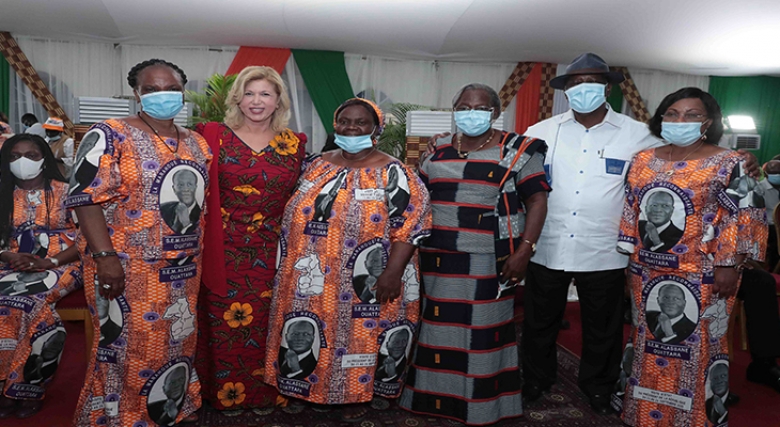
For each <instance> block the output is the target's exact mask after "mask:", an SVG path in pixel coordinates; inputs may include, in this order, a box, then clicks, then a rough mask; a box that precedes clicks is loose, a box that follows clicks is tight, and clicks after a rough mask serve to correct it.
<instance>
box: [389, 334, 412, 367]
mask: <svg viewBox="0 0 780 427" xmlns="http://www.w3.org/2000/svg"><path fill="white" fill-rule="evenodd" d="M408 344H409V331H408V330H406V329H401V330H400V331H398V332H396V333H394V334H393V335H390V338H388V339H387V353H388V354H389V355H390V357H392V358H393V359H395V360H398V359H400V358H402V357H403V356H404V353H406V346H407V345H408Z"/></svg>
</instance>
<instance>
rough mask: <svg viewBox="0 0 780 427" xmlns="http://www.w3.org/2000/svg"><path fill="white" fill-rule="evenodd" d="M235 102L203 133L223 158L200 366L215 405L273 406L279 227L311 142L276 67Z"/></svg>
mask: <svg viewBox="0 0 780 427" xmlns="http://www.w3.org/2000/svg"><path fill="white" fill-rule="evenodd" d="M226 104H227V107H228V112H227V114H226V115H225V123H215V122H212V123H206V124H202V125H198V127H197V128H196V130H197V131H198V133H200V134H201V135H203V137H204V138H206V141H208V143H209V146H210V147H211V151H212V152H213V153H214V157H215V159H214V162H213V163H212V164H211V170H210V171H209V174H210V175H211V176H212V177H214V179H213V180H212V181H211V189H210V190H211V191H210V193H209V207H210V209H211V212H210V213H209V214H208V215H206V224H207V226H206V236H205V238H204V248H203V259H204V263H205V265H208V266H209V268H207V269H204V271H203V276H202V279H203V285H204V286H203V287H202V288H201V295H200V299H199V302H198V319H199V322H198V326H199V329H200V332H201V333H200V336H199V338H198V352H197V358H196V360H195V364H196V367H197V369H198V374H199V375H200V378H201V383H202V387H203V390H202V393H203V398H204V399H206V400H207V401H208V402H209V403H210V404H211V406H213V407H215V408H217V409H243V408H263V407H269V406H274V405H275V404H276V403H277V397H278V392H277V391H276V388H274V387H272V386H269V385H268V384H265V383H264V382H263V375H262V369H259V368H261V367H262V366H263V365H264V364H265V353H266V348H265V343H266V339H267V338H268V308H269V307H270V305H271V289H272V283H273V279H274V275H275V274H276V246H277V243H278V241H279V226H280V223H281V220H282V213H284V205H285V204H286V203H287V200H288V199H289V198H290V195H291V194H292V191H293V188H294V187H295V184H296V182H297V181H298V176H299V175H300V172H301V163H302V162H303V157H304V155H305V152H306V151H305V150H306V136H305V135H304V134H295V133H294V132H293V131H292V130H290V129H288V128H287V122H288V120H289V117H290V98H289V97H288V96H287V87H285V84H284V81H283V80H282V78H281V76H279V74H278V73H277V72H276V71H274V70H273V68H270V67H247V68H244V70H242V71H241V73H239V74H238V77H237V78H236V81H235V83H234V84H233V87H232V89H231V90H230V94H229V95H228V99H227V102H226ZM258 365H259V366H258ZM278 401H279V403H283V402H286V399H278Z"/></svg>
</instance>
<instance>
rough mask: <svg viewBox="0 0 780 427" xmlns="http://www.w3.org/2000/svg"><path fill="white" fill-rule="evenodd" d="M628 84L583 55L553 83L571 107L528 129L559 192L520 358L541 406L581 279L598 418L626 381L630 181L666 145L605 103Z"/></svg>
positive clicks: (530, 294)
mask: <svg viewBox="0 0 780 427" xmlns="http://www.w3.org/2000/svg"><path fill="white" fill-rule="evenodd" d="M623 80H624V77H623V75H622V74H620V73H617V72H612V71H610V70H609V66H608V65H607V64H606V62H604V60H603V59H601V58H600V57H598V56H597V55H595V54H592V53H586V54H583V55H581V56H579V57H578V58H576V59H575V60H574V61H573V62H572V63H571V64H570V65H569V66H568V67H567V68H566V73H565V74H564V75H561V76H558V77H556V78H554V79H553V80H551V81H550V86H552V87H553V88H555V89H563V90H565V91H566V96H567V98H568V99H569V105H570V107H571V110H569V111H567V112H565V113H563V114H560V115H557V116H554V117H551V118H549V119H547V120H544V121H542V122H539V123H537V124H535V125H533V126H531V127H530V128H528V130H527V131H526V132H525V135H527V136H531V137H535V138H539V139H542V140H544V141H546V142H547V144H548V147H549V149H548V150H547V158H546V159H545V165H544V166H545V170H546V171H547V175H548V179H549V180H550V185H551V186H552V189H553V191H552V192H550V194H549V199H548V201H547V220H546V221H545V224H544V228H543V230H542V234H541V236H540V237H539V241H538V242H537V250H536V254H535V255H534V256H533V258H531V262H530V263H529V264H528V273H527V276H526V279H525V280H526V286H525V291H524V305H525V319H524V321H523V342H522V344H523V348H522V359H523V376H524V380H525V381H524V386H523V398H524V400H525V401H526V402H531V401H534V400H536V399H538V398H539V397H540V396H541V394H542V392H543V391H547V390H549V389H550V387H551V386H552V384H553V383H555V380H556V377H557V358H556V346H555V342H556V339H557V337H558V329H559V326H560V324H561V320H562V319H563V313H564V309H565V307H566V294H567V290H568V286H569V283H570V282H571V280H572V279H575V280H576V284H577V292H578V295H579V299H580V306H581V310H582V330H583V331H582V335H583V348H582V359H581V361H580V374H579V386H580V388H581V389H582V391H583V392H585V394H586V395H587V396H588V397H589V398H590V402H591V407H592V408H593V409H594V410H595V411H596V412H598V413H600V414H607V413H610V411H611V409H610V406H609V394H610V391H611V390H612V388H613V387H614V385H615V382H616V381H617V380H618V375H619V369H620V360H621V346H622V344H623V343H622V340H623V330H622V328H623V324H622V319H623V288H624V285H625V273H624V269H625V268H626V266H627V265H628V257H627V256H625V255H621V254H619V253H618V252H617V251H616V250H615V247H616V245H617V236H618V229H619V226H620V218H621V214H622V211H623V195H624V187H623V182H624V178H625V175H626V171H627V169H628V164H629V162H630V161H631V158H632V157H633V156H634V155H635V154H636V153H638V152H640V151H642V150H645V149H648V148H651V147H655V146H660V145H661V142H660V141H659V140H657V139H655V138H654V137H653V136H651V135H650V131H649V130H648V129H647V125H645V124H644V123H640V122H638V121H636V120H633V119H631V118H629V117H627V116H625V115H623V114H619V113H616V112H614V111H612V109H611V108H610V107H609V106H608V105H607V103H606V97H607V96H609V93H610V91H611V90H612V85H613V84H617V83H620V82H622V81H623ZM616 90H617V89H616Z"/></svg>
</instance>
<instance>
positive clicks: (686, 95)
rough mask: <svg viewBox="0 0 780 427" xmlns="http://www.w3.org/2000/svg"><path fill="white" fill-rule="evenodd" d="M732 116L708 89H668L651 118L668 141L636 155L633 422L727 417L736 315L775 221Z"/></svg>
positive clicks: (629, 239) (628, 228) (625, 224)
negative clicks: (727, 120) (744, 279)
mask: <svg viewBox="0 0 780 427" xmlns="http://www.w3.org/2000/svg"><path fill="white" fill-rule="evenodd" d="M722 118H723V116H722V114H721V111H720V106H718V103H717V101H715V99H714V98H713V97H712V95H710V94H708V93H707V92H704V91H702V90H700V89H698V88H684V89H680V90H679V91H677V92H675V93H672V94H670V95H668V96H667V97H666V98H664V100H663V101H661V104H660V105H659V107H658V109H657V110H656V112H655V115H654V116H653V118H652V119H651V120H650V123H649V127H650V131H651V132H652V133H653V135H655V136H656V137H658V138H662V139H663V140H664V141H666V142H667V144H668V145H665V146H663V147H659V148H655V149H649V150H646V151H643V152H641V153H639V154H637V155H636V156H635V157H634V159H633V161H632V162H631V169H630V170H629V171H628V175H627V183H626V201H625V207H624V208H623V219H622V222H621V226H620V237H619V241H618V250H619V251H621V252H623V253H626V254H629V255H630V264H629V275H628V276H629V283H630V286H631V289H632V293H633V295H632V298H633V300H634V301H633V302H634V303H635V304H636V305H635V307H637V308H638V310H637V311H638V316H637V317H638V326H636V327H635V328H634V329H633V331H632V333H631V336H630V338H629V342H628V344H627V348H626V351H627V352H628V351H630V352H631V354H632V355H633V356H631V357H624V359H625V360H624V362H623V363H624V364H628V369H626V373H627V375H628V380H627V381H626V382H625V389H624V390H621V391H623V392H624V393H623V401H622V410H623V421H624V422H625V423H626V424H628V425H631V426H655V427H661V426H676V425H695V426H703V425H721V424H725V423H726V422H727V419H728V410H727V407H726V401H727V399H728V394H729V387H728V366H729V357H728V356H729V352H728V343H727V330H728V319H729V315H730V314H731V310H732V307H733V306H734V298H735V294H736V293H737V288H738V286H739V282H740V271H741V269H742V268H743V267H744V265H745V263H746V261H747V260H750V259H753V260H758V261H760V260H762V259H763V257H764V251H765V249H766V247H765V246H766V236H767V229H766V215H765V210H764V200H763V198H762V197H761V196H760V194H759V191H754V190H756V181H755V180H754V179H753V178H751V177H749V176H748V175H747V174H746V172H745V167H744V158H743V156H741V155H740V154H739V153H736V152H734V151H731V150H727V149H724V148H721V147H718V146H717V143H718V141H719V140H720V138H721V136H722V135H723V124H722ZM705 319H706V320H705ZM624 368H626V367H625V366H624Z"/></svg>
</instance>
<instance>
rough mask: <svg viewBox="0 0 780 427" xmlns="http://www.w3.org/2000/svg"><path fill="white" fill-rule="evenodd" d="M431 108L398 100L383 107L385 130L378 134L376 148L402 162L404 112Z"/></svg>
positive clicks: (404, 150) (404, 158) (404, 135)
mask: <svg viewBox="0 0 780 427" xmlns="http://www.w3.org/2000/svg"><path fill="white" fill-rule="evenodd" d="M419 110H425V111H427V110H431V107H426V106H424V105H418V104H409V103H405V102H399V103H396V104H392V105H391V106H390V108H387V109H385V116H386V117H385V130H384V131H383V132H382V134H381V135H379V141H378V143H377V145H376V148H377V149H378V150H379V151H383V152H385V153H387V154H389V155H391V156H393V157H395V158H397V159H399V160H401V161H402V162H405V161H406V113H408V112H409V111H419Z"/></svg>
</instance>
